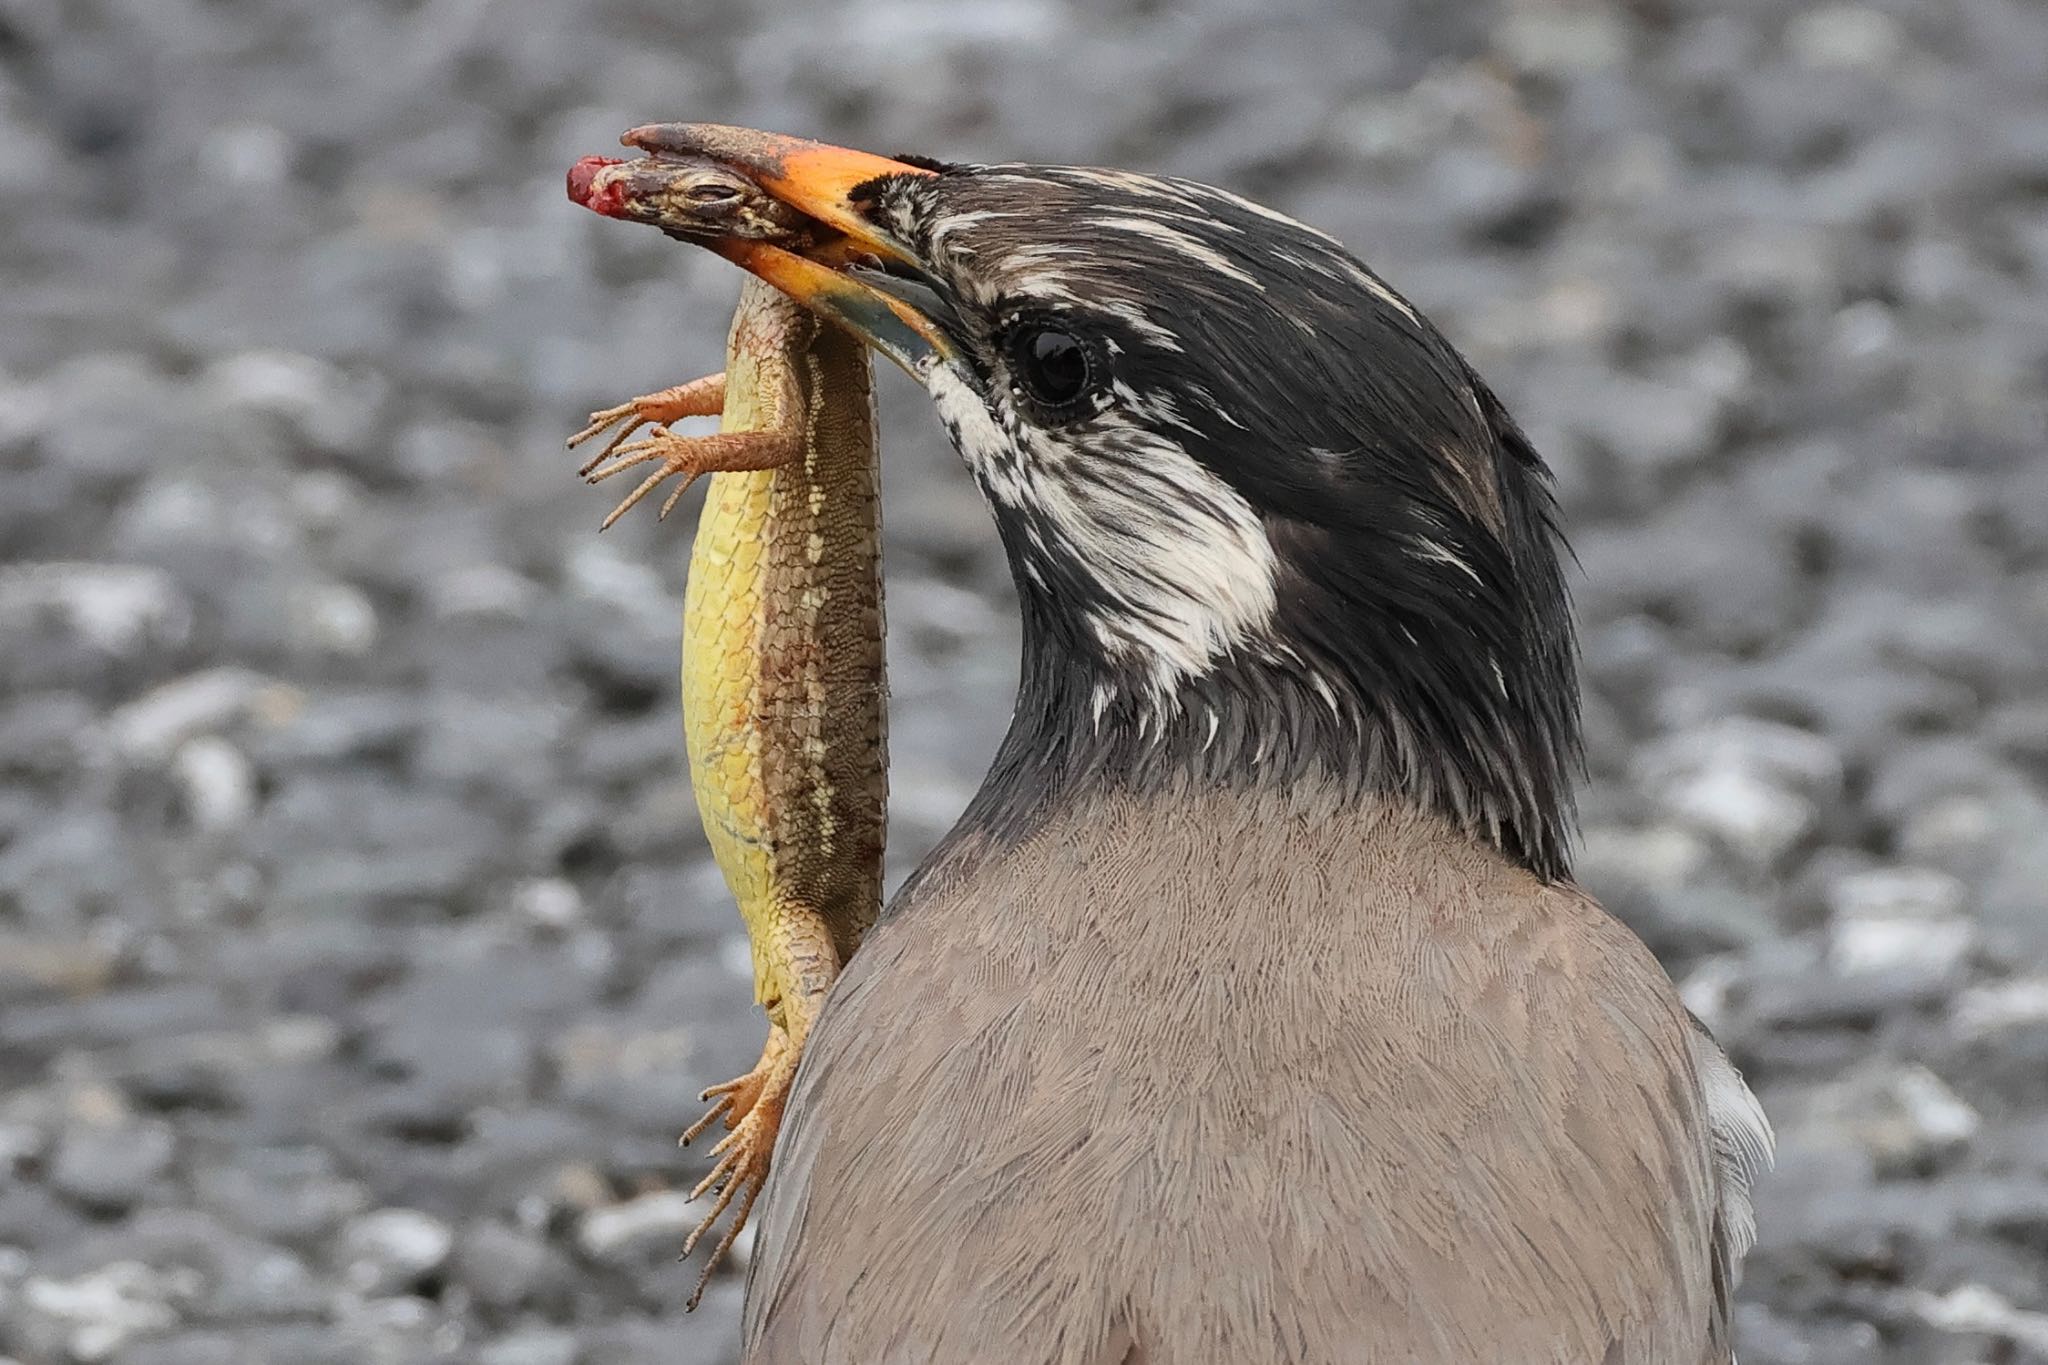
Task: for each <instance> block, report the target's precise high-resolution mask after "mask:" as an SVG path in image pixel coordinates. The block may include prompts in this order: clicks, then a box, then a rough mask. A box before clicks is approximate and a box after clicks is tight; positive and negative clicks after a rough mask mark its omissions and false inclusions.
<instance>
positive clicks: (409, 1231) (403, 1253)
mask: <svg viewBox="0 0 2048 1365" xmlns="http://www.w3.org/2000/svg"><path fill="white" fill-rule="evenodd" d="M454 1245H455V1233H454V1230H453V1229H451V1228H450V1227H449V1226H448V1225H447V1224H446V1223H444V1222H442V1221H441V1220H440V1219H438V1218H435V1217H433V1216H432V1215H430V1214H426V1213H422V1212H421V1211H420V1210H418V1209H397V1208H392V1209H378V1210H376V1211H375V1212H373V1213H366V1214H364V1215H363V1216H362V1217H360V1218H355V1219H351V1220H350V1221H349V1223H348V1225H347V1226H346V1227H344V1228H343V1229H342V1232H341V1254H342V1256H343V1257H344V1258H345V1259H346V1263H347V1273H348V1280H349V1283H350V1284H351V1285H352V1286H354V1287H355V1288H356V1289H357V1290H359V1291H361V1292H363V1293H366V1294H388V1293H391V1292H392V1291H394V1290H399V1289H405V1288H409V1287H410V1286H412V1285H416V1284H418V1283H419V1282H420V1281H421V1280H422V1279H424V1278H425V1277H426V1276H428V1275H430V1274H432V1273H433V1272H434V1271H436V1270H439V1269H440V1268H441V1265H442V1263H443V1262H444V1261H446V1260H447V1259H448V1253H449V1252H450V1251H451V1250H452V1249H453V1248H454Z"/></svg>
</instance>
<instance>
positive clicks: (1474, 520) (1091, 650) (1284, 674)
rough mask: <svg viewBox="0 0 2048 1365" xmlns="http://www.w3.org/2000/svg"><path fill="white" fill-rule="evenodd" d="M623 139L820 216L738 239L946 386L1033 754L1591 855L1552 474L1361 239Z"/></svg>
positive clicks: (907, 165)
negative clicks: (1363, 802) (1368, 799)
mask: <svg viewBox="0 0 2048 1365" xmlns="http://www.w3.org/2000/svg"><path fill="white" fill-rule="evenodd" d="M626 141H627V142H628V143H629V144H631V145H635V146H638V147H640V148H642V149H643V150H646V151H649V152H651V153H653V154H654V155H656V156H702V157H708V158H709V159H711V160H712V161H715V162H717V163H718V164H720V165H723V166H725V167H727V168H729V169H731V170H733V171H735V172H738V173H740V174H742V175H744V176H745V177H746V178H748V179H749V180H751V181H752V182H753V183H754V184H755V185H758V186H759V187H760V189H761V190H762V191H763V192H765V193H766V194H768V195H769V196H771V197H773V198H774V199H775V200H777V201H778V202H780V203H781V204H783V205H786V206H788V207H789V208H791V209H793V210H795V211H797V212H799V213H800V214H802V215H803V216H804V217H805V218H807V219H809V220H811V221H812V222H814V223H816V224H818V225H820V228H819V231H817V232H816V233H814V234H813V235H812V236H811V237H810V238H809V239H808V241H804V242H792V243H789V244H788V245H786V246H784V245H777V244H775V243H772V242H764V241H750V242H734V243H728V244H726V245H725V246H723V247H720V248H718V249H720V250H722V251H724V253H725V254H727V255H728V256H729V257H730V258H731V259H734V260H736V261H738V262H739V263H741V264H742V265H744V266H746V268H748V269H750V270H753V271H754V272H755V273H756V274H758V275H761V276H762V277H763V278H766V279H768V280H769V281H770V282H771V283H774V284H776V285H778V286H779V287H781V288H783V289H784V290H786V291H787V292H789V293H791V294H792V295H794V296H796V297H797V298H799V299H801V300H802V301H804V302H805V303H807V304H809V305H810V306H811V307H813V308H814V309H816V310H817V311H819V312H820V313H821V314H823V315H825V316H827V317H830V318H832V319H834V320H836V321H838V322H840V323H841V324H842V325H844V326H846V327H848V328H849V329H851V330H852V331H854V332H856V333H858V334H860V335H862V336H863V337H865V338H867V339H868V340H869V341H870V342H871V343H872V344H873V345H875V346H876V348H877V349H879V350H881V351H882V352H883V353H885V354H887V355H889V356H890V357H891V358H892V359H894V360H896V361H897V362H898V363H899V364H901V365H902V366H903V367H904V368H905V369H907V370H908V371H910V373H911V374H912V375H913V376H914V377H915V378H917V379H918V380H919V382H920V383H922V384H923V386H924V387H925V389H926V390H927V391H928V393H929V394H930V396H931V398H932V400H933V402H934V404H935V406H936V408H937V410H938V414H939V418H940V420H941V422H942V424H943V425H944V426H945V428H946V430H947V432H948V434H949V435H950V436H951V438H952V441H953V444H954V445H955V447H956V448H957V449H958V450H959V452H960V454H961V456H962V458H963V459H964V460H965V462H966V464H967V466H968V468H969V469H970V471H971V472H972V474H973V476H974V478H975V479H976V481H977V482H978V484H979V485H980V487H981V490H982V492H983V494H984V496H985V498H986V500H987V502H988V504H989V506H990V508H991V509H992V511H993V513H994V516H995V519H996V522H997V525H998V529H999V531H1000V533H1001V535H1002V539H1003V543H1004V548H1005V550H1006V552H1007V554H1008V557H1009V559H1010V564H1011V568H1012V571H1013V575H1014V577H1015V579H1016V583H1017V588H1018V593H1019V597H1020V600H1021V603H1022V606H1023V611H1024V615H1025V625H1026V629H1025V657H1024V680H1023V687H1022V692H1021V694H1020V697H1019V701H1018V711H1017V722H1016V726H1017V727H1018V728H1014V729H1013V731H1012V740H1011V742H1010V743H1008V744H1006V746H1005V753H1006V754H1007V755H1008V759H1007V761H1008V762H1009V763H1010V764H1011V765H1012V766H1013V767H1016V766H1019V765H1028V764H1038V765H1040V767H1041V768H1046V765H1054V766H1055V767H1057V766H1058V765H1064V768H1061V769H1060V770H1059V771H1054V770H1052V769H1051V768H1046V770H1045V771H1041V772H1037V773H1035V774H1033V777H1032V780H1033V781H1036V782H1038V783H1039V784H1041V785H1045V784H1054V785H1056V784H1057V783H1058V782H1059V781H1061V780H1064V778H1065V776H1071V773H1070V772H1067V770H1069V769H1071V770H1075V771H1080V770H1086V771H1088V772H1092V773H1098V774H1099V773H1104V772H1116V773H1118V774H1121V775H1122V780H1132V781H1146V780H1171V779H1173V778H1174V777H1176V776H1180V777H1184V776H1186V775H1187V774H1188V773H1189V772H1190V771H1191V770H1192V771H1193V772H1195V773H1196V774H1198V775H1199V776H1200V777H1202V778H1203V779H1204V780H1213V779H1216V778H1222V779H1225V780H1235V779H1239V778H1244V779H1246V780H1263V779H1261V778H1258V777H1257V776H1256V775H1257V774H1261V773H1264V774H1266V775H1267V776H1270V777H1277V778H1278V779H1279V780H1281V781H1288V780H1298V779H1299V778H1300V777H1301V776H1302V775H1303V774H1306V773H1321V774H1326V775H1331V776H1334V777H1336V778H1337V779H1339V780H1340V781H1350V782H1352V783H1353V784H1355V785H1356V786H1357V787H1359V788H1361V789H1364V790H1367V791H1373V792H1388V791H1398V792H1399V793H1401V794H1402V795H1404V796H1406V797H1408V798H1410V799H1413V800H1415V801H1417V802H1419V803H1420V804H1423V805H1424V806H1425V807H1427V808H1432V809H1435V810H1438V811H1440V812H1441V813H1443V814H1444V815H1446V816H1448V817H1449V818H1451V819H1453V820H1454V821H1456V822H1457V823H1459V824H1460V825H1462V826H1464V827H1465V828H1467V829H1468V830H1469V831H1471V832H1473V833H1474V834H1476V835H1479V836H1480V837H1483V838H1486V839H1488V840H1489V841H1491V842H1494V843H1495V844H1497V845H1498V846H1500V847H1502V848H1503V849H1504V850H1506V851H1508V852H1509V853H1510V854H1511V855H1513V856H1516V857H1518V858H1520V859H1521V860H1523V861H1525V862H1527V863H1528V864H1529V865H1530V866H1532V867H1534V868H1536V869H1537V870H1538V871H1539V872H1542V873H1544V874H1545V875H1561V874H1562V873H1563V871H1564V856H1565V855H1564V846H1565V831H1564V828H1563V826H1564V822H1565V820H1566V819H1567V818H1568V815H1567V812H1568V809H1569V804H1570V780H1571V777H1572V775H1573V773H1574V771H1575V765H1576V753H1577V749H1576V745H1577V699H1576V696H1577V694H1576V687H1575V685H1574V679H1573V659H1574V655H1573V645H1572V636H1571V629H1570V625H1569V620H1568V616H1567V612H1566V608H1565V597H1564V590H1563V586H1562V579H1561V573H1560V568H1559V562H1558V554H1557V546H1556V542H1555V535H1554V531H1553V525H1552V522H1553V508H1552V502H1551V497H1550V493H1549V489H1548V479H1547V473H1546V471H1545V469H1544V467H1543V465H1542V462H1541V461H1540V460H1539V459H1538V458H1537V456H1536V455H1535V453H1534V451H1533V450H1532V449H1531V448H1530V446H1529V444H1528V442H1527V441H1526V439H1525V438H1524V437H1523V435H1522V433H1521V431H1520V430H1519V429H1518V428H1517V427H1516V425H1515V424H1514V422H1513V420H1512V419H1511V418H1509V417H1508V415H1507V414H1506V412H1505V410H1504V409H1503V408H1502V406H1501V405H1500V403H1499V402H1498V401H1497V400H1496V399H1495V397H1494V395H1493V394H1492V392H1491V391H1490V390H1488V389H1487V387H1486V386H1485V384H1484V383H1483V382H1481V380H1480V379H1479V378H1478V376H1477V375H1476V374H1475V373H1474V372H1473V371H1472V369H1471V368H1470V366H1469V365H1467V364H1466V362H1465V361H1464V359H1463V358H1462V357H1461V356H1460V355H1459V354H1458V353H1457V351H1456V350H1455V349H1453V348H1452V346H1451V345H1450V343H1449V342H1448V341H1446V340H1445V339H1444V337H1443V336H1442V334H1441V333H1439V332H1438V331H1437V329H1436V328H1435V327H1434V326H1432V325H1431V324H1430V323H1429V322H1428V320H1427V319H1425V318H1424V317H1423V316H1422V315H1421V313H1420V312H1419V311H1418V310H1417V309H1416V308H1415V307H1414V306H1413V305H1411V304H1410V303H1409V302H1408V301H1407V300H1405V299H1404V298H1402V297H1401V296H1400V295H1399V294H1397V293H1396V292H1395V291H1394V290H1393V289H1391V288H1390V287H1389V286H1388V285H1387V284H1386V283H1385V282H1384V281H1382V280H1381V279H1380V278H1379V277H1378V276H1377V275H1375V274H1374V273H1373V272H1372V271H1371V270H1369V269H1368V268H1367V267H1366V266H1365V265H1364V264H1362V263H1361V262H1360V261H1358V260H1357V259H1356V258H1355V257H1354V256H1352V255H1351V253H1350V252H1348V251H1347V250H1346V249H1345V248H1344V247H1343V246H1342V245H1340V244H1339V243H1338V242H1337V241H1335V240H1334V239H1332V238H1331V237H1329V236H1327V235H1326V234H1324V233H1321V232H1318V231H1316V230H1315V229H1313V228H1310V227H1308V226H1306V225H1304V224H1301V223H1299V222H1296V221H1294V220H1293V219H1291V218H1288V217H1286V216H1284V215H1282V214H1280V213H1276V212H1274V211H1273V210H1271V209H1267V208H1264V207H1262V206H1260V205H1257V204H1254V203H1252V202H1250V201H1249V200H1246V199H1243V198H1241V197H1239V196H1237V195H1235V194H1231V193H1229V192H1227V191H1223V190H1219V189H1214V188H1211V187H1209V186H1205V185H1200V184H1195V183H1192V182H1189V181H1185V180H1177V179H1170V178H1166V177H1157V176H1149V175H1139V174H1134V173H1131V172H1126V171H1116V170H1103V169H1096V168H1086V167H1071V166H1039V165H942V164H939V163H936V162H930V161H924V160H921V159H914V158H913V159H889V158H883V157H877V156H873V155H870V154H868V153H865V152H857V151H851V150H847V149H844V148H835V147H828V146H824V145H822V144H818V143H812V142H805V141H802V140H800V139H795V138H786V137H780V136H776V135H772V134H765V133H756V132H752V131H750V130H746V129H735V128H728V127H722V126H719V125H709V124H665V125H655V126H650V127H644V128H638V129H635V130H633V132H631V133H629V134H627V137H626ZM1048 755H1050V757H1048ZM1004 761H1005V760H999V763H998V768H999V770H1000V769H1001V768H1002V765H1003V762H1004ZM1148 775H1149V776H1148ZM993 780H994V779H993V778H992V781H993ZM1019 785H1024V784H1022V783H1020V784H1019Z"/></svg>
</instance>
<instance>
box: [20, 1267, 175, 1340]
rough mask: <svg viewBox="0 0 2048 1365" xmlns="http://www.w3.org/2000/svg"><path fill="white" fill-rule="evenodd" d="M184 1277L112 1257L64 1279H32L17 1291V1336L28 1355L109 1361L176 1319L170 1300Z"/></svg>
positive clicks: (171, 1324)
mask: <svg viewBox="0 0 2048 1365" xmlns="http://www.w3.org/2000/svg"><path fill="white" fill-rule="evenodd" d="M190 1288H191V1285H190V1283H189V1281H188V1280H186V1279H185V1278H183V1277H179V1276H175V1275H166V1274H162V1273H160V1272H158V1271H155V1270H152V1269H150V1268H149V1267H148V1266H146V1265H142V1264H140V1263H139V1262H136V1261H115V1262H112V1263H110V1264H108V1265H105V1266H101V1267H100V1268H98V1269H97V1270H94V1271H91V1272H89V1273H86V1274H83V1275H78V1276H74V1277H71V1278H68V1279H57V1278H51V1277H45V1276H35V1277H31V1278H30V1279H28V1280H27V1281H25V1282H24V1283H23V1284H22V1286H21V1290H20V1314H21V1317H20V1320H19V1328H18V1334H19V1336H20V1338H21V1345H22V1346H24V1347H25V1348H26V1350H27V1353H28V1356H29V1358H30V1359H32V1360H33V1359H36V1358H37V1357H39V1356H43V1357H48V1356H55V1355H57V1354H58V1353H60V1352H61V1353H63V1354H65V1355H67V1356H68V1357H69V1358H70V1359H72V1360H74V1361H80V1362H86V1363H87V1365H90V1363H91V1362H97V1361H102V1360H109V1359H111V1358H112V1357H113V1356H114V1354H115V1353H116V1352H117V1351H119V1350H120V1349H121V1348H122V1346H124V1345H125V1344H127V1343H128V1342H129V1341H130V1340H132V1339H133V1338H135V1337H137V1336H140V1335H144V1334H147V1333H152V1332H160V1331H163V1330H165V1329H167V1328H170V1327H172V1326H175V1325H176V1323H177V1322H178V1311H177V1309H176V1308H175V1307H174V1306H173V1300H174V1299H175V1298H176V1297H178V1296H180V1294H181V1291H182V1292H189V1291H190Z"/></svg>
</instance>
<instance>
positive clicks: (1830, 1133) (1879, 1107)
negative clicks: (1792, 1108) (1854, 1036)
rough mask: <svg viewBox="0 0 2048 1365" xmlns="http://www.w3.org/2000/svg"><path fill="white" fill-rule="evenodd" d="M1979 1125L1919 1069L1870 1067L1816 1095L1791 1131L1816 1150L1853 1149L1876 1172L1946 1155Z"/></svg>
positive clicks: (1971, 1110)
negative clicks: (1827, 1147) (1876, 1167)
mask: <svg viewBox="0 0 2048 1365" xmlns="http://www.w3.org/2000/svg"><path fill="white" fill-rule="evenodd" d="M1982 1124H1983V1120H1982V1118H1981V1117H1980V1116H1979V1115H1978V1113H1977V1111H1976V1109H1975V1108H1973V1107H1972V1106H1971V1105H1970V1104H1969V1103H1968V1102H1967V1101H1965V1100H1964V1099H1963V1098H1962V1097H1961V1096H1959V1095H1957V1094H1956V1092H1955V1091H1954V1090H1952V1089H1951V1088H1950V1087H1949V1086H1948V1084H1947V1083H1946V1082H1944V1081H1943V1080H1942V1079H1941V1078H1940V1077H1939V1076H1937V1075H1935V1074H1934V1073H1933V1072H1932V1071H1929V1070H1928V1069H1927V1068H1926V1067H1924V1066H1918V1065H1914V1064H1910V1063H1908V1064H1905V1065H1898V1066H1884V1065H1872V1066H1868V1067H1864V1068H1862V1069H1860V1070H1858V1071H1857V1072H1855V1073H1854V1074H1852V1075H1849V1076H1846V1077H1844V1078H1842V1079H1841V1080H1840V1081H1837V1082H1834V1083H1833V1084H1831V1085H1828V1086H1826V1087H1823V1088H1822V1089H1820V1090H1818V1091H1816V1092H1815V1093H1814V1094H1813V1095H1812V1096H1811V1097H1809V1100H1808V1107H1807V1110H1806V1113H1805V1117H1804V1121H1803V1122H1802V1123H1800V1124H1797V1125H1794V1126H1793V1131H1794V1132H1796V1133H1798V1134H1800V1135H1801V1136H1802V1137H1803V1138H1804V1139H1805V1140H1807V1141H1809V1142H1814V1143H1818V1144H1820V1145H1839V1144H1841V1143H1845V1142H1846V1143H1849V1144H1853V1145H1854V1146H1855V1147H1857V1148H1859V1149H1860V1150H1862V1151H1864V1152H1866V1153H1868V1154H1869V1156H1870V1157H1871V1159H1872V1160H1874V1161H1875V1162H1877V1163H1878V1165H1879V1167H1880V1168H1881V1169H1898V1168H1904V1167H1908V1166H1913V1165H1917V1164H1919V1163H1922V1162H1925V1161H1929V1160H1933V1159H1936V1158H1939V1157H1943V1156H1947V1155H1950V1154H1952V1153H1953V1152H1954V1151H1955V1150H1956V1149H1958V1148H1961V1147H1963V1146H1965V1145H1967V1144H1968V1143H1969V1141H1970V1140H1971V1139H1972V1138H1973V1137H1975V1136H1976V1135H1977V1131H1978V1129H1979V1128H1980V1127H1981V1126H1982Z"/></svg>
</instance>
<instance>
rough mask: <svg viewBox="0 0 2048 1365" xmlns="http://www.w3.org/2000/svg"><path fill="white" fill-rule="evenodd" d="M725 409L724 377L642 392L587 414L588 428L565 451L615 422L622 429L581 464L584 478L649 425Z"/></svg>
mask: <svg viewBox="0 0 2048 1365" xmlns="http://www.w3.org/2000/svg"><path fill="white" fill-rule="evenodd" d="M724 409H725V374H724V372H723V371H721V372H720V373H718V374H707V375H705V376H704V377H703V378H702V379H692V380H691V381H690V382H689V383H687V384H678V385H676V386H675V387H674V388H672V389H663V390H661V392H659V393H643V394H641V395H640V396H639V397H638V398H629V399H627V400H626V401H625V402H623V403H621V404H619V405H618V406H617V407H615V408H604V409H601V410H599V411H597V412H593V413H591V414H590V425H589V426H587V427H585V428H583V430H581V431H579V432H577V433H576V434H575V435H574V436H571V437H570V438H569V449H571V450H574V449H575V448H576V447H577V446H580V445H582V444H583V443H584V442H585V441H588V440H590V439H591V438H592V437H594V436H596V435H598V434H599V433H600V432H602V431H603V430H604V429H605V428H606V427H608V426H611V425H612V424H613V423H615V422H623V423H625V425H624V426H622V427H620V428H619V429H618V430H617V431H615V432H613V433H612V438H611V440H609V441H607V442H605V445H604V449H602V450H600V451H598V452H597V454H595V455H593V456H591V457H590V458H589V459H588V460H587V461H585V462H584V465H583V468H581V469H579V470H577V471H576V472H577V473H578V474H581V475H583V476H584V477H586V478H588V477H589V475H590V471H591V470H593V469H595V468H597V467H598V466H599V465H600V464H603V463H604V461H605V457H607V456H608V455H610V454H611V453H612V452H613V451H615V450H617V449H618V448H619V446H620V445H621V444H623V443H624V442H625V439H626V438H627V437H628V436H631V435H632V434H633V433H634V432H636V431H638V430H639V429H640V428H642V427H644V426H646V425H647V424H648V423H649V422H656V423H664V424H665V423H669V422H680V421H682V420H683V419H684V418H685V417H716V416H718V414H719V413H720V412H722V411H724Z"/></svg>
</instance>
